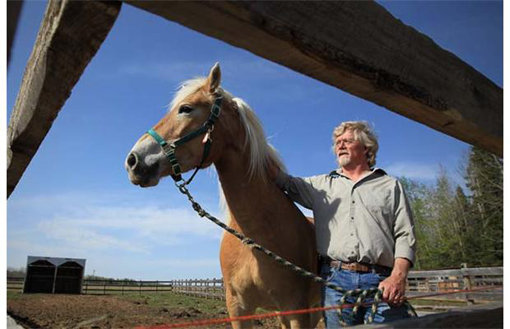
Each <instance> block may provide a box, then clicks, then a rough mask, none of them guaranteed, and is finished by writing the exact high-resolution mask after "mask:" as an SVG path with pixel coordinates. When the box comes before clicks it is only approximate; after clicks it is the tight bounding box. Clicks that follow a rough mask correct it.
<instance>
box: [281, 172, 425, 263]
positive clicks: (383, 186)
mask: <svg viewBox="0 0 510 329" xmlns="http://www.w3.org/2000/svg"><path fill="white" fill-rule="evenodd" d="M276 184H277V185H278V186H279V187H280V188H281V189H283V190H285V191H286V192H287V194H288V195H289V196H290V198H291V199H292V200H294V201H296V202H298V203H299V204H301V205H302V206H304V207H306V208H308V209H311V210H312V211H313V216H314V218H315V232H316V237H317V251H318V252H319V254H321V255H327V256H329V257H331V258H333V259H336V260H340V261H344V262H353V261H354V262H363V263H369V264H376V265H383V266H388V267H393V263H394V259H395V258H398V257H402V258H407V259H408V260H409V261H411V262H412V263H414V255H415V244H416V242H415V235H414V223H413V218H412V214H411V208H410V206H409V203H408V201H407V198H406V196H405V194H404V189H403V188H402V184H401V183H400V182H399V181H398V180H396V179H395V178H393V177H390V176H388V175H387V174H386V173H385V172H384V171H383V170H382V169H375V170H373V171H372V172H371V173H370V174H368V175H367V176H365V177H363V178H362V179H360V180H359V181H357V182H353V181H352V180H350V179H349V178H348V177H346V176H343V175H342V174H341V173H336V172H335V173H332V174H329V175H318V176H313V177H306V178H298V177H292V176H290V175H288V174H286V173H284V172H281V171H280V174H279V175H278V177H277V178H276Z"/></svg>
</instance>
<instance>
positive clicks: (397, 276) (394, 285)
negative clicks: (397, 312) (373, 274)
mask: <svg viewBox="0 0 510 329" xmlns="http://www.w3.org/2000/svg"><path fill="white" fill-rule="evenodd" d="M410 268H411V262H410V261H409V260H408V259H406V258H396V259H395V262H394V263H393V271H391V274H390V276H389V277H388V278H386V279H385V280H383V281H381V283H379V289H381V290H383V296H382V297H383V300H384V301H386V302H388V303H389V304H390V305H395V306H399V305H401V304H402V303H403V302H404V301H405V298H404V296H405V292H406V280H407V274H408V273H409V269H410Z"/></svg>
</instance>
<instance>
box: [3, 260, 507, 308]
mask: <svg viewBox="0 0 510 329" xmlns="http://www.w3.org/2000/svg"><path fill="white" fill-rule="evenodd" d="M502 285H503V267H480V268H461V269H453V270H435V271H411V272H410V273H409V277H408V282H407V289H406V295H407V296H409V297H411V296H424V295H428V294H431V293H441V292H447V291H452V290H464V289H472V288H476V287H480V286H502ZM7 289H8V290H12V291H23V278H7ZM158 292H174V293H179V294H184V295H189V296H197V297H203V298H211V299H225V293H224V288H223V280H222V279H188V280H170V281H133V280H83V285H82V293H83V294H105V295H106V294H127V293H139V294H144V293H158ZM430 298H432V299H439V300H443V299H455V300H466V301H468V302H473V301H475V300H476V301H494V300H502V299H503V289H502V288H500V289H496V290H489V291H479V292H471V293H458V294H453V295H445V296H434V297H430Z"/></svg>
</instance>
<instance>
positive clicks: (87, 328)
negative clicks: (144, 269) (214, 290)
mask: <svg viewBox="0 0 510 329" xmlns="http://www.w3.org/2000/svg"><path fill="white" fill-rule="evenodd" d="M184 298H187V299H188V300H185V301H183V302H179V301H177V302H175V301H172V302H170V303H155V302H153V300H152V298H151V297H146V296H139V297H130V298H126V297H124V296H115V295H110V296H103V295H101V296H94V295H50V294H25V295H24V294H20V295H18V296H15V298H8V300H7V313H8V314H9V315H10V316H11V317H13V318H14V319H15V320H16V321H17V322H18V323H19V324H20V325H22V326H24V327H26V328H52V329H53V328H76V329H78V328H80V329H99V328H135V327H139V328H150V327H151V326H158V325H160V326H161V325H169V324H176V323H182V322H190V321H198V320H204V319H210V318H225V317H227V313H226V311H225V307H224V304H223V303H224V302H221V301H211V300H199V299H197V300H195V301H193V300H192V301H191V302H190V301H189V298H188V297H184ZM179 304H180V305H179ZM190 305H194V306H190ZM255 324H256V327H257V328H261V329H262V328H276V327H278V325H277V322H276V320H275V319H269V320H262V321H256V322H255ZM201 328H231V326H230V325H217V326H211V325H208V326H203V327H201Z"/></svg>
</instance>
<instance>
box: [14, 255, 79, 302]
mask: <svg viewBox="0 0 510 329" xmlns="http://www.w3.org/2000/svg"><path fill="white" fill-rule="evenodd" d="M84 272H85V259H77V258H57V257H34V256H28V259H27V273H26V277H25V284H24V288H23V292H24V293H48V294H51V293H58V294H80V293H81V286H82V281H83V273H84Z"/></svg>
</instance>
